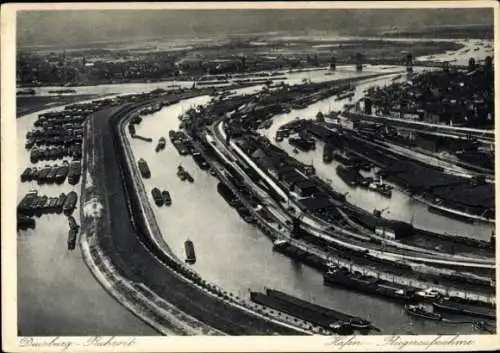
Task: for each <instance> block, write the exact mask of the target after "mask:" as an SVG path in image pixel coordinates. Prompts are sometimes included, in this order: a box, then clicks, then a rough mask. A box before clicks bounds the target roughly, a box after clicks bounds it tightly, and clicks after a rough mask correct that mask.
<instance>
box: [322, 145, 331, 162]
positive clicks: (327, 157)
mask: <svg viewBox="0 0 500 353" xmlns="http://www.w3.org/2000/svg"><path fill="white" fill-rule="evenodd" d="M332 160H333V147H332V145H330V144H329V143H325V145H324V147H323V162H324V163H326V164H328V163H331V162H332Z"/></svg>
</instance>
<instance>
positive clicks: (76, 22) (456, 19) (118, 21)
mask: <svg viewBox="0 0 500 353" xmlns="http://www.w3.org/2000/svg"><path fill="white" fill-rule="evenodd" d="M492 23H493V11H492V9H411V10H410V9H391V10H387V9H384V10H373V9H372V10H366V9H357V10H355V9H352V10H340V9H326V10H325V9H322V10H104V11H103V10H84V11H67V10H59V11H53V10H51V11H48V10H47V11H21V12H19V13H18V17H17V41H18V45H19V46H20V47H23V46H33V45H57V44H59V45H62V46H64V45H68V46H69V45H82V44H87V43H92V42H98V41H124V40H133V39H139V38H167V39H168V38H196V37H198V38H199V37H207V36H221V35H227V34H246V33H256V32H259V33H261V32H287V33H290V34H302V35H303V34H308V33H310V32H318V31H320V32H325V33H328V34H360V33H361V32H364V33H369V32H370V31H371V30H373V29H381V28H385V29H391V28H393V27H394V26H397V27H398V28H403V27H405V28H406V27H413V28H427V27H429V26H441V25H470V24H492Z"/></svg>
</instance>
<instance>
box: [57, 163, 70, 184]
mask: <svg viewBox="0 0 500 353" xmlns="http://www.w3.org/2000/svg"><path fill="white" fill-rule="evenodd" d="M56 168H57V171H56V175H55V182H56V184H58V185H61V184H62V183H64V181H65V180H66V177H67V176H68V174H69V163H68V162H66V161H64V162H63V165H62V166H59V167H56Z"/></svg>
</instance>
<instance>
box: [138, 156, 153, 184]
mask: <svg viewBox="0 0 500 353" xmlns="http://www.w3.org/2000/svg"><path fill="white" fill-rule="evenodd" d="M138 165H139V171H140V172H141V175H142V177H143V178H145V179H148V178H150V177H151V171H150V170H149V167H148V164H147V163H146V161H145V160H144V159H143V158H140V159H139V162H138Z"/></svg>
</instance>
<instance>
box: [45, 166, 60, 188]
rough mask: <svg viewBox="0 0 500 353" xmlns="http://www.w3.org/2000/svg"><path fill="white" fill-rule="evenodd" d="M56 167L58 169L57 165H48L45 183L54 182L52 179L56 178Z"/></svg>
mask: <svg viewBox="0 0 500 353" xmlns="http://www.w3.org/2000/svg"><path fill="white" fill-rule="evenodd" d="M57 169H58V168H57V166H52V167H50V171H49V173H48V174H47V177H46V182H47V184H53V183H54V181H55V180H56V174H57Z"/></svg>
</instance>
